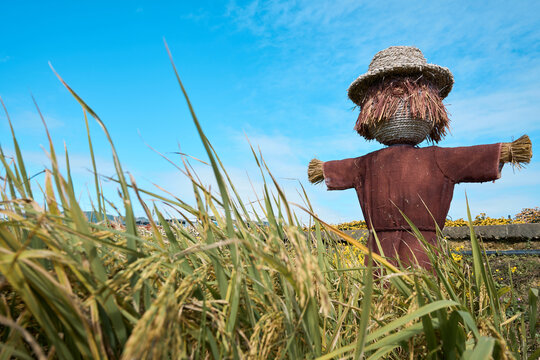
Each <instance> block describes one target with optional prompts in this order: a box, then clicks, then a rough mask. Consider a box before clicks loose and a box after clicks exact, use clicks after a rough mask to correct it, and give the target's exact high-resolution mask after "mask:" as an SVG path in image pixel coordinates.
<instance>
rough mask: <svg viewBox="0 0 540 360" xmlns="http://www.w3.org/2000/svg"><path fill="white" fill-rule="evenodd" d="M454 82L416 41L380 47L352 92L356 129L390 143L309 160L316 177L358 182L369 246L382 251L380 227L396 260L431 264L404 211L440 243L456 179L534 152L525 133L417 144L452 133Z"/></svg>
mask: <svg viewBox="0 0 540 360" xmlns="http://www.w3.org/2000/svg"><path fill="white" fill-rule="evenodd" d="M453 83H454V78H453V76H452V73H451V72H450V70H448V69H447V68H445V67H441V66H438V65H434V64H428V63H427V62H426V59H425V58H424V56H423V54H422V52H421V51H420V50H419V49H417V48H415V47H409V46H393V47H390V48H388V49H385V50H382V51H380V52H378V53H377V54H376V55H375V57H374V58H373V60H372V61H371V64H370V65H369V69H368V72H367V73H366V74H364V75H361V76H360V77H359V78H358V79H356V80H355V81H354V82H353V83H352V84H351V85H350V87H349V90H348V95H349V98H350V99H351V100H352V101H353V102H354V103H355V104H356V105H358V106H359V107H360V115H359V116H358V120H357V121H356V126H355V128H354V129H355V130H356V131H357V132H358V134H360V135H361V136H363V137H364V138H366V139H367V140H373V139H375V140H377V141H378V142H380V143H382V144H384V145H387V147H385V148H383V149H381V150H378V151H375V152H372V153H369V154H367V155H364V156H360V157H357V158H350V159H345V160H334V161H327V162H322V161H320V160H317V159H313V160H312V161H311V162H310V164H309V167H308V177H309V181H310V182H312V183H314V184H317V183H319V182H322V181H323V180H324V181H325V183H326V186H327V187H328V190H345V189H349V188H354V189H355V190H356V193H357V195H358V200H359V202H360V206H361V208H362V212H363V214H364V219H365V220H366V223H367V224H368V227H369V229H370V236H369V239H368V247H369V248H370V249H371V250H372V251H373V252H374V253H377V254H380V252H379V248H378V246H377V244H376V242H375V238H374V235H373V233H374V232H375V233H376V235H377V238H378V239H379V241H380V245H381V250H382V251H383V255H384V256H386V257H387V258H389V259H390V260H391V261H393V262H394V263H396V262H397V261H398V259H399V261H400V262H401V263H402V264H405V265H414V264H418V265H420V266H422V267H425V268H430V266H431V265H430V261H429V258H428V256H427V253H426V250H425V247H424V245H423V244H422V242H421V241H420V240H419V239H417V237H416V236H414V235H413V234H412V231H411V228H410V226H409V225H408V223H407V221H406V220H405V218H404V216H403V214H404V215H405V216H406V217H408V218H409V219H410V221H411V222H412V223H413V224H414V225H415V226H416V227H417V228H418V229H419V230H420V232H421V233H422V235H423V237H424V239H425V240H426V241H427V242H428V243H429V244H431V245H433V246H435V247H436V246H437V236H436V227H437V226H438V227H439V228H440V229H442V228H443V227H444V222H445V219H446V216H447V214H448V210H449V208H450V202H451V200H452V196H453V192H454V186H455V184H457V183H461V182H484V181H492V180H496V179H498V178H499V177H500V175H501V169H502V166H503V164H504V163H507V162H510V163H512V164H515V165H517V166H518V167H519V165H520V164H522V163H528V162H529V161H530V159H531V156H532V150H531V142H530V140H529V138H528V137H527V136H526V135H524V136H522V137H521V138H519V139H518V140H516V141H513V142H511V143H498V144H490V145H477V146H467V147H456V148H442V147H438V146H430V147H424V148H420V147H418V146H417V145H418V144H419V143H421V142H422V141H423V140H425V139H428V140H429V141H431V142H433V143H438V142H439V141H440V140H441V139H442V138H443V137H444V135H445V134H446V130H447V129H448V128H449V119H448V113H447V111H446V109H445V107H444V105H443V103H442V100H443V99H444V98H445V97H446V96H447V95H448V94H449V93H450V90H451V89H452V85H453ZM402 213H403V214H402Z"/></svg>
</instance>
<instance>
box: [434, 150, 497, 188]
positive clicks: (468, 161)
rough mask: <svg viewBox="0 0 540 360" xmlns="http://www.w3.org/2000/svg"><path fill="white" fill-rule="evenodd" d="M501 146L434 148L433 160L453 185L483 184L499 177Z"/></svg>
mask: <svg viewBox="0 0 540 360" xmlns="http://www.w3.org/2000/svg"><path fill="white" fill-rule="evenodd" d="M500 154H501V144H500V143H499V144H490V145H476V146H466V147H457V148H439V147H435V159H436V161H437V165H438V166H439V168H440V169H441V171H442V172H443V174H444V175H445V176H446V177H448V178H449V179H450V180H452V181H453V182H455V183H460V182H484V181H491V180H496V179H498V178H500V177H501V166H500V165H499V161H500Z"/></svg>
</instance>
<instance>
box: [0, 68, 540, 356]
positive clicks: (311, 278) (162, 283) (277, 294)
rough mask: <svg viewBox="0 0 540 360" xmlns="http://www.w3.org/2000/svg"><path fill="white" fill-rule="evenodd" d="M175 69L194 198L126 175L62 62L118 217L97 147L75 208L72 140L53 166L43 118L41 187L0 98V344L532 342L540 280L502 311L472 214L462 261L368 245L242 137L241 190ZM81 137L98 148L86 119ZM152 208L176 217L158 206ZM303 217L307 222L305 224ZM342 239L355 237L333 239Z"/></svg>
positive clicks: (274, 349)
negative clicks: (192, 153)
mask: <svg viewBox="0 0 540 360" xmlns="http://www.w3.org/2000/svg"><path fill="white" fill-rule="evenodd" d="M171 60H172V58H171ZM173 69H174V73H175V75H176V77H177V79H178V83H179V85H180V88H181V91H182V93H183V95H184V98H185V99H186V101H187V103H188V106H189V109H190V111H191V115H192V118H193V121H194V123H195V125H196V127H197V130H198V132H199V135H200V138H201V140H202V142H203V145H204V147H205V149H206V153H207V156H208V160H209V161H208V162H209V164H210V166H211V167H212V169H213V173H214V177H215V181H216V183H217V184H218V191H217V192H213V191H212V190H211V189H209V188H208V187H205V186H204V185H203V183H202V182H201V181H200V180H199V178H198V177H197V176H196V174H195V173H194V172H193V170H192V168H191V167H190V165H189V163H188V162H187V161H185V162H184V164H183V166H181V167H180V166H179V168H180V170H181V171H182V172H183V173H184V175H185V176H187V177H188V178H189V179H190V180H191V184H192V188H193V194H194V196H195V199H196V201H195V204H189V203H187V202H185V201H183V200H182V199H179V198H178V197H176V196H174V194H169V193H167V192H165V193H163V192H160V191H158V190H148V189H142V188H139V187H138V186H137V183H136V181H135V179H134V178H133V177H130V178H127V177H126V176H125V174H124V171H123V169H122V165H121V161H120V158H119V156H118V154H117V152H116V149H115V147H114V145H113V141H112V136H111V134H109V132H108V130H107V127H106V125H105V123H104V122H103V121H102V120H101V119H100V118H99V116H98V115H97V114H96V113H95V112H94V111H93V110H92V109H91V108H90V107H89V106H88V105H87V104H86V103H85V102H84V101H83V100H82V99H81V98H80V97H79V96H78V95H77V94H76V93H75V91H73V90H72V89H71V88H70V87H69V86H68V85H67V84H66V83H65V82H64V81H63V80H62V79H61V78H60V76H59V79H60V81H61V82H62V83H63V84H64V85H65V87H66V88H67V90H68V91H70V92H71V94H72V95H73V96H74V98H75V100H76V101H77V102H78V103H79V104H80V105H81V106H82V110H83V118H84V120H85V122H86V129H87V131H88V119H89V118H88V115H89V116H90V118H93V119H94V120H95V121H97V122H98V123H99V125H100V126H101V128H102V129H103V131H104V133H105V135H106V136H107V138H108V140H109V142H110V147H111V153H112V157H113V160H114V164H115V167H116V177H115V180H114V181H116V183H117V184H118V188H119V192H120V194H121V196H122V200H123V209H122V210H121V212H122V215H123V219H124V221H125V224H124V225H120V224H116V223H114V222H111V220H109V219H108V218H107V216H106V214H107V210H108V209H109V208H110V206H111V202H110V201H109V199H106V198H105V196H104V194H103V191H102V189H101V187H100V181H99V176H98V174H99V169H98V168H97V167H96V164H95V162H93V170H94V174H95V198H93V201H94V209H93V212H94V213H96V214H98V216H97V217H98V220H99V221H98V222H92V221H89V219H87V218H86V217H85V214H84V212H83V211H82V209H81V207H80V206H79V203H78V201H77V198H76V196H75V191H74V184H73V181H72V179H71V175H70V169H69V155H68V153H67V151H66V152H65V154H63V155H62V156H65V159H66V163H67V170H66V171H65V172H63V173H62V172H61V171H60V170H59V166H58V159H59V158H58V156H60V155H59V153H57V152H56V149H55V148H54V146H53V141H52V136H51V135H50V134H49V132H48V130H47V128H46V124H45V121H44V126H45V131H47V135H48V138H49V149H48V153H49V156H50V165H49V167H47V168H46V169H44V171H45V179H44V182H43V183H42V184H40V185H41V187H40V189H41V193H39V194H37V193H36V192H35V189H33V188H32V187H31V186H30V178H29V176H28V173H27V171H26V167H25V162H24V156H23V154H22V152H21V151H20V148H19V146H18V143H17V138H16V136H15V132H14V129H13V126H12V124H11V120H10V119H9V115H7V111H6V115H7V118H8V122H9V124H10V126H11V130H12V134H13V147H14V149H15V156H14V157H13V158H10V157H8V156H7V154H5V153H4V152H3V151H2V150H1V148H0V161H1V162H2V164H3V168H2V172H1V173H0V176H1V181H2V186H1V191H0V194H1V197H2V199H1V203H0V214H1V217H2V218H1V220H0V324H1V325H0V326H1V327H0V359H10V358H21V359H32V358H38V359H51V358H52V359H54V358H58V359H88V358H93V359H183V358H186V359H304V358H306V359H319V360H323V359H338V358H339V359H348V358H353V359H380V358H388V359H404V358H405V359H415V358H421V359H424V358H428V359H489V358H495V359H514V358H515V359H527V358H529V359H535V358H537V357H538V356H539V355H540V350H539V348H538V343H537V341H538V335H537V333H536V327H535V326H536V317H537V306H538V305H537V299H538V289H531V290H530V293H529V306H528V308H527V309H526V310H525V311H523V312H519V313H515V314H511V315H508V312H507V310H508V309H509V308H511V307H512V306H513V304H515V295H514V293H513V290H512V289H511V288H510V287H509V288H503V289H496V287H495V284H494V281H493V275H492V274H491V270H490V268H489V264H488V263H487V259H486V256H485V254H484V253H483V251H482V246H481V244H480V243H479V241H478V239H477V238H476V237H475V234H474V232H473V230H472V225H471V223H472V220H471V219H470V216H469V225H470V228H471V241H472V249H473V265H472V266H468V265H466V264H464V263H462V262H459V261H455V260H454V259H452V257H451V256H449V255H448V254H449V253H448V249H443V251H442V252H438V251H437V250H435V249H429V251H430V256H431V261H432V264H433V271H429V272H428V271H424V270H421V269H414V268H408V269H406V268H403V267H400V266H398V267H396V266H393V265H392V264H391V263H390V262H388V261H386V260H385V259H384V258H382V257H379V256H377V255H374V254H373V255H372V254H370V252H369V250H368V249H367V248H366V247H365V246H364V245H363V244H362V243H360V242H358V241H356V240H354V239H352V238H351V237H349V236H348V235H346V234H345V233H343V232H342V231H341V230H338V229H336V228H334V227H332V226H330V225H328V224H326V223H325V222H324V221H323V220H321V219H319V218H318V217H317V216H316V215H315V212H316V209H313V208H312V206H311V204H310V202H309V199H308V198H307V196H304V201H305V204H304V205H302V206H300V205H295V204H292V203H290V202H289V201H288V200H287V194H285V192H284V191H283V189H282V188H281V187H280V186H279V184H278V182H277V181H276V179H275V178H274V177H273V176H272V173H271V172H270V170H269V169H268V168H267V166H266V164H265V162H264V159H263V157H262V155H261V154H260V153H257V152H256V151H254V150H253V158H254V161H255V162H256V163H257V165H258V166H259V168H260V171H261V179H262V181H263V187H262V189H261V194H260V195H259V201H257V202H256V203H245V202H244V201H243V200H242V199H241V197H240V196H239V194H238V192H237V191H236V189H235V187H234V184H233V182H232V181H231V179H230V177H229V175H228V174H227V171H226V169H225V168H224V166H223V164H222V162H221V161H220V159H219V157H218V154H217V152H216V151H215V149H214V148H213V147H212V145H211V143H210V141H209V140H208V139H207V137H206V136H205V134H204V132H203V130H202V126H201V124H200V123H199V121H198V119H197V117H196V115H195V111H194V109H193V108H192V106H191V104H190V102H189V98H188V95H187V92H186V91H185V89H184V87H183V85H182V82H181V81H180V77H179V76H178V73H177V71H176V69H175V68H174V63H173ZM36 106H37V105H36ZM88 142H89V149H90V154H91V156H92V158H94V154H93V148H92V140H91V137H90V133H89V132H88ZM163 194H165V195H163ZM304 195H305V192H304ZM143 198H145V199H150V200H151V201H149V200H144V199H143ZM42 199H44V200H42ZM134 201H138V202H139V203H140V204H141V206H142V208H143V209H144V211H145V212H146V215H147V217H148V219H149V220H150V231H147V230H145V229H143V228H140V227H137V226H136V224H135V217H134V211H133V202H134ZM151 204H153V205H151ZM156 204H158V205H159V206H158V205H156ZM163 209H167V211H169V212H171V213H173V212H174V213H175V214H178V216H179V217H183V218H184V219H186V221H187V222H188V223H187V225H184V224H181V223H180V222H175V223H169V222H167V221H166V220H165V217H166V216H165V214H164V213H163ZM298 211H307V212H308V213H309V214H310V215H311V221H312V223H311V224H303V223H300V222H299V221H298V220H297V216H296V213H297V212H298ZM192 219H196V220H195V221H193V220H192ZM266 224H267V225H266ZM312 225H314V230H309V231H306V230H304V229H311V226H312ZM306 226H307V227H306ZM411 226H412V228H413V230H414V229H415V227H414V225H413V224H411ZM418 234H419V236H421V234H420V233H419V232H418ZM343 241H345V242H348V243H349V246H351V247H352V248H348V250H345V249H347V248H344V246H345V245H344V244H343ZM359 255H361V256H359ZM364 257H365V258H367V259H368V261H367V264H368V265H367V266H364V261H363V259H364Z"/></svg>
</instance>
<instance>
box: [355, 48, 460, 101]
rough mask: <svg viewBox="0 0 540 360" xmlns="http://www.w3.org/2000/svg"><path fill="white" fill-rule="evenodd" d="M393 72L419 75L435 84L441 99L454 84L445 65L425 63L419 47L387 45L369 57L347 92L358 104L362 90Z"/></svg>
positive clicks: (394, 73)
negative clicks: (362, 72)
mask: <svg viewBox="0 0 540 360" xmlns="http://www.w3.org/2000/svg"><path fill="white" fill-rule="evenodd" d="M393 76H415V77H418V76H423V77H425V78H427V79H429V80H430V81H431V83H432V84H433V85H434V86H435V87H436V88H437V90H438V95H439V96H440V97H441V98H442V99H444V98H445V97H446V96H448V94H449V93H450V91H451V90H452V86H453V85H454V76H453V75H452V73H451V72H450V70H448V69H447V68H445V67H442V66H439V65H435V64H428V63H427V61H426V59H425V57H424V55H423V54H422V52H421V51H420V49H418V48H415V47H413V46H391V47H389V48H387V49H384V50H382V51H379V52H378V53H377V54H375V56H374V57H373V60H371V63H370V64H369V68H368V72H367V73H365V74H363V75H360V76H359V77H358V78H357V79H356V80H355V81H353V83H352V84H351V85H350V86H349V90H348V95H349V99H351V100H352V101H353V102H354V103H355V104H357V105H360V104H361V102H362V99H363V98H364V97H365V93H366V91H367V90H368V89H369V88H370V87H371V86H372V85H373V84H376V83H378V82H380V81H382V80H384V79H386V78H388V77H393Z"/></svg>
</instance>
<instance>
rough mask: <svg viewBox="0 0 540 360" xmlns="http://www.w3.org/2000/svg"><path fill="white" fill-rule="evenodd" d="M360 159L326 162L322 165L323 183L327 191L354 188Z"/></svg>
mask: <svg viewBox="0 0 540 360" xmlns="http://www.w3.org/2000/svg"><path fill="white" fill-rule="evenodd" d="M359 160H360V158H351V159H345V160H333V161H326V162H325V163H324V164H323V173H324V181H325V183H326V186H327V187H328V190H345V189H350V188H352V187H354V185H355V182H356V178H357V176H358V170H359V168H358V166H357V161H359Z"/></svg>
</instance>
